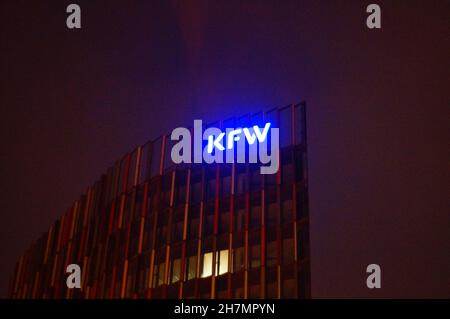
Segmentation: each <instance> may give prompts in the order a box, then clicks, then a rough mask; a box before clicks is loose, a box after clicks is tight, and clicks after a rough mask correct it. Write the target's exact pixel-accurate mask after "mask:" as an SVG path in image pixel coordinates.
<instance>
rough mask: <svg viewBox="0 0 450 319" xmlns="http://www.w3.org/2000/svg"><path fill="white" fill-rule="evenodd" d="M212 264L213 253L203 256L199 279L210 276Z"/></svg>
mask: <svg viewBox="0 0 450 319" xmlns="http://www.w3.org/2000/svg"><path fill="white" fill-rule="evenodd" d="M212 263H213V253H212V252H210V253H206V254H203V268H202V274H201V277H202V278H205V277H209V276H211V275H212Z"/></svg>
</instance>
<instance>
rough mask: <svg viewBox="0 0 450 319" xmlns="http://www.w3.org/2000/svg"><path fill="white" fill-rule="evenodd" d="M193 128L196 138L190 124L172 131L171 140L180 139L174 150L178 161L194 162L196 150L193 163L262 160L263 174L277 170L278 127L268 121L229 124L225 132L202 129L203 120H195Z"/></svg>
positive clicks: (177, 162) (261, 169) (174, 155)
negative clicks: (239, 125)
mask: <svg viewBox="0 0 450 319" xmlns="http://www.w3.org/2000/svg"><path fill="white" fill-rule="evenodd" d="M193 131H194V132H193V133H194V136H193V139H192V136H191V131H190V130H189V129H187V128H184V127H177V128H175V129H174V130H173V131H172V134H171V136H170V138H171V140H172V141H179V142H178V143H176V144H174V145H173V147H172V151H171V158H172V161H173V162H174V163H175V164H180V163H192V153H193V162H194V163H203V162H205V163H207V164H212V163H224V162H225V163H247V162H248V163H260V164H261V167H260V172H261V174H275V173H276V172H278V168H279V158H280V155H279V152H280V150H279V129H278V128H275V127H271V123H269V122H268V123H265V125H264V127H259V126H257V125H254V126H252V127H238V128H226V129H225V131H224V132H223V131H222V130H221V129H219V128H217V127H208V128H207V129H206V130H205V131H203V124H202V120H194V130H193ZM269 142H270V146H269ZM205 144H206V145H205ZM192 145H193V148H194V151H193V152H192Z"/></svg>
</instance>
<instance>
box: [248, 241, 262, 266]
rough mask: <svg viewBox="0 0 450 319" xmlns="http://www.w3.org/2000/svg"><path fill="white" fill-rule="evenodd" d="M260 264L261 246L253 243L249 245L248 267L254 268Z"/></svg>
mask: <svg viewBox="0 0 450 319" xmlns="http://www.w3.org/2000/svg"><path fill="white" fill-rule="evenodd" d="M260 265H261V246H260V245H253V246H251V247H250V268H256V267H259V266H260Z"/></svg>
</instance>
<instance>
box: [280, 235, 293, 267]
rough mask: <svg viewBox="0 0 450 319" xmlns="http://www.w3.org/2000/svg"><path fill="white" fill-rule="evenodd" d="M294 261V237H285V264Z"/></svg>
mask: <svg viewBox="0 0 450 319" xmlns="http://www.w3.org/2000/svg"><path fill="white" fill-rule="evenodd" d="M293 261H294V239H292V238H287V239H283V264H289V263H291V262H293Z"/></svg>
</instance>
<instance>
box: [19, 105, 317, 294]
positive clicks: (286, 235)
mask: <svg viewBox="0 0 450 319" xmlns="http://www.w3.org/2000/svg"><path fill="white" fill-rule="evenodd" d="M305 109H306V105H305V103H299V104H292V105H289V106H286V107H282V108H275V109H272V110H269V111H267V112H261V113H257V114H252V115H247V116H243V117H240V118H236V119H229V120H226V121H222V122H218V123H216V125H215V126H217V127H230V125H231V126H232V127H236V126H239V125H240V123H243V122H246V123H249V122H252V121H253V122H256V121H258V119H264V120H270V122H271V123H272V124H273V125H274V126H277V127H279V132H280V167H279V170H278V173H276V174H273V175H261V174H260V170H259V166H258V165H256V164H237V163H236V164H226V163H224V164H209V165H208V164H189V165H188V164H180V165H174V164H173V163H172V162H171V158H170V150H171V149H170V146H171V143H172V141H171V140H170V134H168V135H163V136H160V137H159V138H157V139H156V140H153V141H150V142H148V143H146V144H145V145H142V146H139V147H137V148H136V149H135V150H134V151H133V152H131V153H129V154H126V155H125V156H124V157H123V158H122V159H120V160H118V161H117V162H116V163H115V165H114V166H113V167H111V168H109V169H108V170H107V172H106V173H105V174H103V175H102V176H101V178H100V179H99V180H98V181H97V182H96V183H94V185H93V186H92V187H89V188H88V189H87V191H86V193H85V194H83V195H82V196H81V197H80V198H79V200H77V201H76V202H75V203H73V205H72V206H71V207H70V208H69V209H68V210H67V211H66V212H65V214H64V215H63V216H62V217H61V218H60V219H59V220H58V221H56V222H55V223H54V224H53V225H52V226H51V227H50V229H49V230H48V231H47V232H45V233H44V234H43V235H42V236H41V237H40V238H39V239H38V240H37V241H36V243H35V244H34V245H32V246H31V247H30V248H29V249H28V250H27V251H26V252H25V253H24V254H23V255H22V256H21V257H20V259H19V261H18V262H17V265H16V269H15V273H14V275H13V276H12V279H11V284H10V296H11V297H12V298H309V297H310V258H309V256H310V254H309V214H308V178H307V143H306V110H305ZM69 264H78V265H79V266H80V268H81V288H80V289H78V288H73V289H69V288H67V286H66V278H67V276H68V274H66V267H67V265H69Z"/></svg>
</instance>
